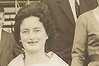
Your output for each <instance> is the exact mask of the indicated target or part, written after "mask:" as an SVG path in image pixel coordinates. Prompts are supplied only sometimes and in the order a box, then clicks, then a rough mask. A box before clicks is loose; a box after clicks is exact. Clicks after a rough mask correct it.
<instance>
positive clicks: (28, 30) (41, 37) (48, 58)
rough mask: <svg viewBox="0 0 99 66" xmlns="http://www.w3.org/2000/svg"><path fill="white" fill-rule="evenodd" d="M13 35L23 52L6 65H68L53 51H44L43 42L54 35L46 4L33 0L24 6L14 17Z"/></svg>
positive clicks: (53, 26) (52, 22)
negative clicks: (33, 0)
mask: <svg viewBox="0 0 99 66" xmlns="http://www.w3.org/2000/svg"><path fill="white" fill-rule="evenodd" d="M14 29H15V32H14V36H15V38H16V41H17V42H18V43H22V45H23V49H24V52H23V53H22V54H20V55H19V56H17V57H16V58H15V59H13V60H12V61H11V62H10V64H9V65H8V66H69V65H68V64H67V63H65V62H64V61H63V60H62V59H61V58H60V57H58V56H57V55H56V54H55V53H53V52H49V53H45V50H44V49H45V44H46V41H47V40H48V39H49V38H54V36H55V24H54V21H53V20H52V19H51V17H50V15H49V10H48V8H47V6H46V5H45V4H44V3H42V2H34V3H32V4H30V5H27V6H24V7H23V8H22V9H20V10H19V12H18V13H17V15H16V17H15V26H14Z"/></svg>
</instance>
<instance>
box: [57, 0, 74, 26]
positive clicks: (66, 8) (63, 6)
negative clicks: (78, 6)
mask: <svg viewBox="0 0 99 66" xmlns="http://www.w3.org/2000/svg"><path fill="white" fill-rule="evenodd" d="M58 1H59V2H60V7H61V9H62V10H63V12H64V13H65V15H66V16H67V17H68V18H69V19H70V21H71V22H72V23H73V24H74V25H75V20H74V17H73V13H72V10H71V7H70V4H69V1H68V0H58Z"/></svg>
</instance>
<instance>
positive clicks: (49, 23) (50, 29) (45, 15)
mask: <svg viewBox="0 0 99 66" xmlns="http://www.w3.org/2000/svg"><path fill="white" fill-rule="evenodd" d="M30 16H35V17H39V18H40V21H41V22H42V23H43V26H44V28H45V31H46V33H47V35H48V37H49V38H54V37H55V33H56V28H55V23H54V21H53V20H52V18H51V17H50V13H49V10H48V7H47V5H45V4H44V3H42V2H34V3H31V4H29V5H26V6H24V7H22V8H21V9H20V10H19V11H18V13H17V15H16V17H15V25H14V36H15V39H16V41H17V42H18V43H19V40H20V25H21V23H22V21H23V20H24V19H25V18H28V17H30Z"/></svg>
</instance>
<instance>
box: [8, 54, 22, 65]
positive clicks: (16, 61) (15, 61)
mask: <svg viewBox="0 0 99 66" xmlns="http://www.w3.org/2000/svg"><path fill="white" fill-rule="evenodd" d="M23 64H24V63H23V55H22V54H20V55H18V56H17V57H16V58H14V59H13V60H12V61H11V62H10V63H9V64H8V66H23Z"/></svg>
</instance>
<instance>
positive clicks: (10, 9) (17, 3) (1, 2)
mask: <svg viewBox="0 0 99 66" xmlns="http://www.w3.org/2000/svg"><path fill="white" fill-rule="evenodd" d="M36 1H39V0H0V6H2V7H3V8H4V10H5V15H4V17H5V22H4V26H3V29H4V30H6V31H7V32H10V33H12V32H13V31H14V29H13V26H14V23H15V20H14V18H15V15H16V14H17V12H18V10H19V9H20V8H21V7H22V6H25V5H28V4H30V3H32V2H36Z"/></svg>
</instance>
